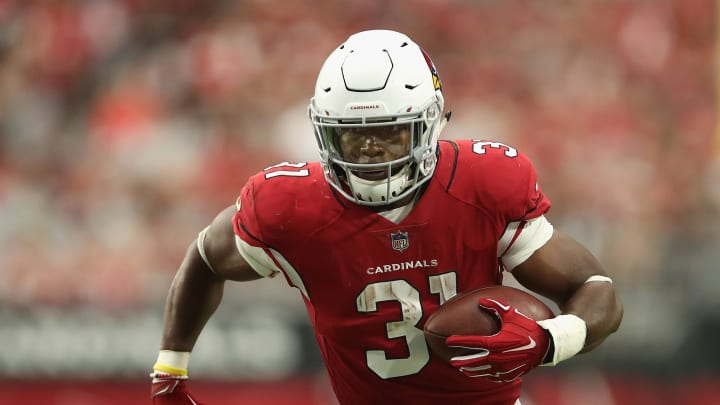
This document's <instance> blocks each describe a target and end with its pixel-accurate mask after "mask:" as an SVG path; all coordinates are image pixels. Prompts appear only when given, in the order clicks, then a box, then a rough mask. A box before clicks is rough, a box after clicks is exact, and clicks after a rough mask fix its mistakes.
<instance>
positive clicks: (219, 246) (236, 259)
mask: <svg viewBox="0 0 720 405" xmlns="http://www.w3.org/2000/svg"><path fill="white" fill-rule="evenodd" d="M235 212H236V208H235V206H234V205H233V206H230V207H228V208H226V209H225V210H223V211H222V212H221V213H220V214H218V215H217V217H215V219H214V220H213V221H212V223H211V224H210V226H209V227H208V228H207V230H206V231H205V234H204V235H202V234H201V235H200V237H202V238H203V240H202V241H199V242H200V243H198V251H200V250H203V251H204V253H205V255H204V256H205V257H204V258H203V259H205V260H206V265H208V267H210V269H211V270H212V271H213V272H214V273H215V274H216V275H217V276H218V277H221V278H224V279H227V280H234V281H250V280H256V279H259V278H262V277H263V276H262V275H261V274H259V273H258V272H257V271H255V269H253V267H252V266H251V264H250V263H248V261H247V260H245V258H244V257H243V255H241V254H240V252H239V250H238V246H237V244H236V240H235V238H236V237H235V231H234V230H233V215H234V214H235ZM200 246H202V247H200Z"/></svg>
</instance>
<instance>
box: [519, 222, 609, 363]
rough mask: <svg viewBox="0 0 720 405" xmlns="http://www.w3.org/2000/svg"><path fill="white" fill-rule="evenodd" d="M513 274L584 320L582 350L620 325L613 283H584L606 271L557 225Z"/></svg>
mask: <svg viewBox="0 0 720 405" xmlns="http://www.w3.org/2000/svg"><path fill="white" fill-rule="evenodd" d="M512 274H513V275H514V276H515V278H516V279H517V280H518V281H519V282H520V283H521V284H522V285H523V286H525V287H527V288H528V289H530V290H532V291H534V292H537V293H538V294H541V295H543V296H545V297H547V298H550V299H552V300H553V301H555V302H556V303H557V304H558V306H559V307H560V310H561V311H562V312H563V313H565V314H573V315H577V316H579V317H580V318H582V319H583V320H585V322H586V323H587V337H586V339H585V347H584V348H583V350H582V352H587V351H590V350H592V349H594V348H595V347H597V346H598V345H599V344H600V343H602V342H603V341H604V340H605V339H606V338H607V337H608V336H609V335H610V334H612V333H613V332H615V331H616V330H617V329H618V328H619V327H620V322H621V320H622V317H623V307H622V303H621V302H620V300H619V299H618V297H617V295H616V294H615V289H614V287H613V285H612V284H610V283H606V282H590V283H587V284H585V280H587V279H588V277H590V276H592V275H601V276H607V273H606V271H605V270H604V269H603V268H602V266H601V265H600V263H599V262H598V260H597V259H596V258H595V257H594V256H593V255H592V254H591V253H590V252H589V251H588V250H587V249H586V248H585V247H583V246H582V245H581V244H580V243H578V242H577V241H575V240H574V239H573V238H571V237H569V236H568V235H565V234H563V233H562V232H560V231H558V230H557V229H555V230H554V231H553V236H552V238H550V240H549V241H548V242H547V243H546V244H545V245H544V246H543V247H541V248H540V249H538V250H537V251H536V252H535V253H534V254H533V255H532V256H530V258H529V259H528V260H526V261H525V262H524V263H522V264H521V265H519V266H517V267H516V268H515V269H513V271H512Z"/></svg>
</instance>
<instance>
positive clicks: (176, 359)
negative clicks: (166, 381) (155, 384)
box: [153, 350, 190, 375]
mask: <svg viewBox="0 0 720 405" xmlns="http://www.w3.org/2000/svg"><path fill="white" fill-rule="evenodd" d="M189 363H190V352H175V351H172V350H160V353H158V358H157V361H156V362H155V365H154V366H153V369H154V370H155V371H162V372H166V373H169V374H177V375H187V369H188V364H189Z"/></svg>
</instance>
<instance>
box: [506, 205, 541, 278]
mask: <svg viewBox="0 0 720 405" xmlns="http://www.w3.org/2000/svg"><path fill="white" fill-rule="evenodd" d="M552 234H553V226H552V224H551V223H550V222H548V220H547V219H546V218H545V216H544V215H541V216H539V217H537V218H533V219H531V220H528V221H518V222H511V223H509V224H508V226H507V228H506V229H505V232H504V233H503V235H502V237H500V240H499V241H498V253H497V254H498V258H499V259H500V260H501V261H502V263H503V265H504V266H505V269H506V270H508V271H512V270H513V269H514V268H515V267H517V266H519V265H520V264H522V263H523V262H525V260H527V259H528V258H529V257H530V256H531V255H532V254H533V253H535V251H536V250H538V249H540V248H541V247H542V246H543V245H545V243H547V241H548V240H550V237H551V236H552Z"/></svg>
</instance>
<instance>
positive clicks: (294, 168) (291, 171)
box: [263, 162, 310, 180]
mask: <svg viewBox="0 0 720 405" xmlns="http://www.w3.org/2000/svg"><path fill="white" fill-rule="evenodd" d="M305 166H307V163H304V162H303V163H293V162H282V163H278V164H276V165H272V166H270V167H266V168H265V169H263V171H266V172H267V173H265V180H267V179H272V178H273V177H277V176H289V177H307V176H309V175H310V170H308V169H303V168H304V167H305ZM279 167H282V168H285V169H283V170H273V171H269V170H272V169H276V168H279Z"/></svg>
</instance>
